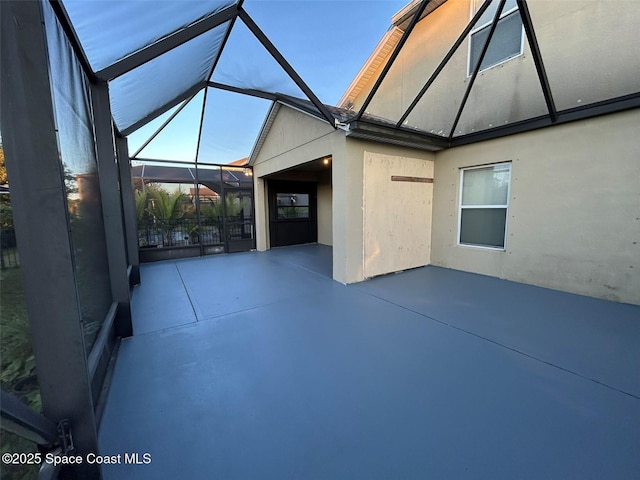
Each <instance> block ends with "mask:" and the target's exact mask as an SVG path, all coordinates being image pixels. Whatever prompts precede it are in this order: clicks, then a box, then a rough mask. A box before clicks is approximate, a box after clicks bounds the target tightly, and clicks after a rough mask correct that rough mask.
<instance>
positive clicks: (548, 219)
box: [431, 110, 640, 304]
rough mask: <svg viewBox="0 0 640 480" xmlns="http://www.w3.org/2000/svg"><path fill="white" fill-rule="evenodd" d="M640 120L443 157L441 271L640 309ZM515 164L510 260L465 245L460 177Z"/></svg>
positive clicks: (438, 184) (623, 119)
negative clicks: (467, 171)
mask: <svg viewBox="0 0 640 480" xmlns="http://www.w3.org/2000/svg"><path fill="white" fill-rule="evenodd" d="M638 125H640V111H638V110H632V111H628V112H623V113H618V114H614V115H608V116H604V117H598V118H593V119H590V120H585V121H581V122H575V123H571V124H567V125H563V126H558V127H554V128H546V129H542V130H536V131H532V132H527V133H523V134H519V135H513V136H509V137H503V138H500V139H495V140H491V141H487V142H483V143H477V144H472V145H467V146H464V147H458V148H454V149H450V150H445V151H442V152H438V154H437V156H436V162H435V186H434V187H435V188H434V209H433V237H432V253H431V262H432V264H434V265H439V266H443V267H448V268H454V269H458V270H465V271H471V272H476V273H481V274H486V275H491V276H496V277H501V278H506V279H509V280H514V281H518V282H524V283H529V284H534V285H539V286H543V287H548V288H553V289H558V290H563V291H568V292H573V293H578V294H583V295H589V296H594V297H600V298H605V299H609V300H614V301H620V302H625V303H634V304H640V162H638V158H639V155H640V139H639V138H638V134H637V133H638ZM508 161H510V162H512V171H511V179H512V180H511V192H510V203H509V211H508V219H507V240H506V245H505V251H498V250H488V249H482V248H477V247H468V246H460V245H457V232H458V217H459V198H460V197H459V195H460V168H463V167H469V166H476V165H483V164H491V163H498V162H508Z"/></svg>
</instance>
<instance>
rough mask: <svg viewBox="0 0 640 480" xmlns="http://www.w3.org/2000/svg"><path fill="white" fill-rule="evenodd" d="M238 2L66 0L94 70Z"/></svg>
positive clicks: (230, 0)
mask: <svg viewBox="0 0 640 480" xmlns="http://www.w3.org/2000/svg"><path fill="white" fill-rule="evenodd" d="M237 3H238V2H237V1H236V0H233V1H232V0H214V1H202V0H189V1H188V2H167V1H160V2H157V1H135V2H131V1H128V2H127V1H122V0H115V1H113V0H64V6H65V8H66V10H67V13H68V14H69V18H70V19H71V22H72V24H73V26H74V28H75V31H76V33H77V35H78V38H79V39H80V42H81V43H82V47H83V48H84V51H85V53H86V54H87V57H88V59H89V63H90V64H91V68H92V69H93V70H94V71H95V72H98V71H100V70H102V69H104V68H106V67H108V66H109V65H111V64H113V63H115V62H117V61H118V60H121V59H123V58H124V57H126V56H128V55H130V54H132V53H134V52H136V51H138V50H140V49H142V48H144V47H146V46H148V45H151V44H152V43H154V42H156V41H158V40H159V39H161V38H163V37H165V36H167V35H169V34H171V33H173V32H176V31H178V30H181V29H183V28H185V27H188V26H189V25H191V24H192V23H194V22H195V21H197V20H200V19H202V18H204V17H207V16H209V15H212V14H214V13H216V12H219V11H220V10H222V9H224V8H226V7H229V6H231V5H235V4H237Z"/></svg>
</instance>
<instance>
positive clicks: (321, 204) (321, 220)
mask: <svg viewBox="0 0 640 480" xmlns="http://www.w3.org/2000/svg"><path fill="white" fill-rule="evenodd" d="M318 243H320V244H322V245H333V188H332V187H331V170H327V172H326V174H325V173H323V174H321V175H318Z"/></svg>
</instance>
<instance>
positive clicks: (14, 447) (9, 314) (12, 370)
mask: <svg viewBox="0 0 640 480" xmlns="http://www.w3.org/2000/svg"><path fill="white" fill-rule="evenodd" d="M0 364H1V365H2V369H1V370H0V384H1V385H2V388H3V389H5V390H7V391H9V392H10V393H12V394H13V395H15V396H16V397H18V398H20V400H22V401H23V402H25V403H26V404H28V405H29V406H30V407H31V408H33V409H34V410H37V411H41V410H42V401H41V400H40V389H39V386H38V383H37V379H36V375H35V373H36V372H35V359H34V357H33V351H32V348H31V336H30V331H29V317H28V314H27V309H26V305H25V297H24V288H23V286H22V275H21V273H20V269H19V268H7V269H2V270H0ZM0 445H1V449H2V453H6V452H8V453H26V452H33V451H35V445H34V444H32V443H31V442H29V441H27V440H25V439H23V438H21V437H18V436H17V435H14V434H11V433H8V432H5V431H4V430H3V431H2V436H1V438H0ZM37 471H38V466H37V465H24V466H20V465H4V464H2V465H0V477H2V478H3V479H5V478H6V479H7V480H27V479H32V478H35V477H36V475H37Z"/></svg>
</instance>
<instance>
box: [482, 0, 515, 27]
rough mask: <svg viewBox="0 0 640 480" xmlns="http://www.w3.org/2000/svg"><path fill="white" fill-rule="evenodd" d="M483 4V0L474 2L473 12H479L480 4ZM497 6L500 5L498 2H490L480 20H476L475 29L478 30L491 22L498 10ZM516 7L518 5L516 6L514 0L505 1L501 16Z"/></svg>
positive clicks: (494, 0) (495, 0) (496, 0)
mask: <svg viewBox="0 0 640 480" xmlns="http://www.w3.org/2000/svg"><path fill="white" fill-rule="evenodd" d="M484 2H485V0H475V7H476V8H475V10H474V12H477V11H478V10H480V7H482V4H483V3H484ZM498 5H500V2H499V1H498V0H493V2H491V5H489V8H487V9H486V10H485V12H484V13H483V14H482V16H481V17H480V19H479V20H478V23H476V28H480V27H482V26H483V25H485V24H486V23H489V22H491V20H493V17H494V15H495V14H496V10H497V9H498ZM517 6H518V5H517V4H516V0H507V1H506V2H505V4H504V8H503V9H502V13H501V15H503V16H504V15H505V14H506V13H507V12H509V10H513V9H514V8H517Z"/></svg>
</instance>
